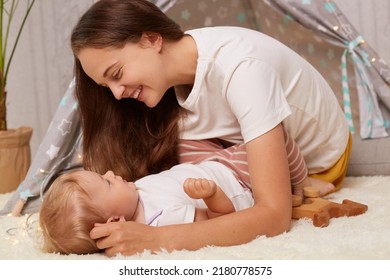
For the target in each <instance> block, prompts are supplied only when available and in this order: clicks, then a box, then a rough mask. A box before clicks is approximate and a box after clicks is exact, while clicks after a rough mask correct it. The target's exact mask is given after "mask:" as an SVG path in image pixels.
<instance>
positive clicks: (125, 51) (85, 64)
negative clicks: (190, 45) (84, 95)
mask: <svg viewBox="0 0 390 280" xmlns="http://www.w3.org/2000/svg"><path fill="white" fill-rule="evenodd" d="M160 52H161V42H160V41H159V40H158V39H157V40H153V41H151V40H149V38H148V37H147V36H146V35H143V36H142V38H141V40H140V42H139V43H136V44H135V43H127V44H126V45H125V46H124V47H123V48H120V49H118V48H104V49H95V48H85V49H82V50H81V51H80V53H79V55H78V59H79V60H80V63H81V66H82V68H83V70H84V72H85V73H86V74H87V75H88V76H89V77H90V78H91V79H92V80H94V81H95V82H96V83H97V84H99V85H102V86H105V87H108V88H110V90H111V92H112V93H113V95H114V96H115V98H116V99H118V100H119V99H122V98H134V99H137V100H138V101H141V102H144V103H145V104H146V105H147V106H148V107H150V108H153V107H155V106H156V105H157V104H158V103H159V102H160V100H161V99H162V97H163V95H164V93H165V92H166V91H167V89H168V88H169V87H170V86H169V85H168V82H167V80H166V79H165V78H164V67H163V63H162V58H161V54H160Z"/></svg>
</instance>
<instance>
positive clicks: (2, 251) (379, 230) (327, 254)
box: [0, 176, 390, 260]
mask: <svg viewBox="0 0 390 280" xmlns="http://www.w3.org/2000/svg"><path fill="white" fill-rule="evenodd" d="M9 196H10V194H3V195H0V208H2V207H3V205H4V204H5V203H6V201H7V200H8V198H9ZM327 198H328V199H330V200H332V201H335V202H341V201H342V200H343V199H346V198H347V199H350V200H354V201H356V202H360V203H363V204H366V205H368V211H367V212H366V213H365V214H363V215H360V216H356V217H348V218H347V217H343V218H338V219H332V220H331V222H330V225H329V226H328V227H325V228H317V227H314V226H313V225H312V223H311V220H307V219H305V220H299V221H294V222H293V225H292V228H291V231H290V232H288V233H285V234H282V235H280V236H277V237H273V238H266V237H259V238H257V239H256V240H254V241H252V242H250V243H248V244H243V245H240V246H232V247H206V248H203V249H200V250H197V251H193V252H191V251H176V252H172V253H167V252H162V253H159V254H156V255H153V254H151V253H150V252H147V251H145V252H144V253H142V254H139V255H135V256H131V257H123V256H117V257H116V258H117V259H176V260H178V259H185V260H190V259H198V260H205V259H214V260H215V259H219V260H226V259H252V260H255V259H266V260H309V259H316V260H324V259H331V260H340V259H353V260H367V259H372V260H378V259H387V260H388V259H390V177H379V176H378V177H348V178H346V181H345V183H344V187H343V188H342V189H341V190H340V191H339V192H337V193H334V194H331V195H329V196H328V197H327ZM37 219H38V215H37V214H33V215H31V216H22V217H17V218H16V217H10V216H0V259H3V260H4V259H10V260H12V259H41V260H42V259H44V260H48V259H57V260H66V259H87V260H90V259H105V258H106V257H105V256H104V255H100V254H95V255H86V256H77V255H69V256H62V255H58V254H44V253H42V252H41V251H40V250H39V234H38V231H37Z"/></svg>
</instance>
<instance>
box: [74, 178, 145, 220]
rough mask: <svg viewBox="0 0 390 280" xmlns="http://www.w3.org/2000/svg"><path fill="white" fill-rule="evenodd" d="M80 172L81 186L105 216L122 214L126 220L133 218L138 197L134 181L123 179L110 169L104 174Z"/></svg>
mask: <svg viewBox="0 0 390 280" xmlns="http://www.w3.org/2000/svg"><path fill="white" fill-rule="evenodd" d="M80 172H82V173H83V174H82V176H83V178H84V180H85V184H82V187H83V188H84V189H85V191H86V192H87V193H88V194H89V195H90V197H91V199H92V200H93V203H94V204H95V205H99V206H100V207H101V208H102V209H103V211H104V213H106V214H107V216H110V217H111V216H112V217H121V216H123V217H125V219H126V220H127V221H130V220H131V219H132V218H133V216H134V213H135V210H136V208H137V205H138V199H139V197H138V192H137V190H136V188H135V184H134V183H129V182H127V181H125V180H123V179H122V177H120V176H116V175H115V174H114V173H113V172H112V171H108V172H107V173H106V174H104V175H100V174H97V173H95V172H91V171H80Z"/></svg>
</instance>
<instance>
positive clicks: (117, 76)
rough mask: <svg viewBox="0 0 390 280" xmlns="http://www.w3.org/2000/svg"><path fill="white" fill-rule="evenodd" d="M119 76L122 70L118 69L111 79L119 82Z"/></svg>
mask: <svg viewBox="0 0 390 280" xmlns="http://www.w3.org/2000/svg"><path fill="white" fill-rule="evenodd" d="M121 74H122V68H120V69H118V71H116V72H115V73H114V74H113V75H112V77H113V78H114V79H115V80H119V79H120V78H121Z"/></svg>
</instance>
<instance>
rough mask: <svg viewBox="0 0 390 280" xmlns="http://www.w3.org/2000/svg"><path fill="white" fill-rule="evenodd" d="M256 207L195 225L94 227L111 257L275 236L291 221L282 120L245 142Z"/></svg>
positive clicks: (96, 234) (93, 236)
mask: <svg viewBox="0 0 390 280" xmlns="http://www.w3.org/2000/svg"><path fill="white" fill-rule="evenodd" d="M246 148H247V153H248V164H249V171H250V174H251V182H252V190H253V196H254V201H255V203H254V206H253V207H251V208H248V209H245V210H242V211H238V212H234V213H231V214H227V215H224V216H221V217H217V218H215V219H211V220H206V221H200V222H196V223H191V224H182V225H172V226H164V227H150V226H146V225H142V224H137V223H134V222H125V223H108V224H106V225H103V226H99V227H95V228H94V229H93V230H92V231H91V237H92V238H93V239H99V240H98V241H97V246H98V247H99V248H101V249H106V254H107V255H108V256H113V255H115V254H117V253H121V254H123V255H132V254H135V253H137V252H142V251H144V250H145V249H147V250H152V251H160V250H161V248H165V249H166V250H168V251H173V250H181V249H187V250H196V249H199V248H201V247H204V246H206V245H216V246H230V245H238V244H243V243H247V242H249V241H251V240H253V239H255V238H256V237H257V236H260V235H266V236H275V235H278V234H281V233H283V232H285V231H287V230H289V228H290V225H291V211H292V205H291V203H292V202H291V187H290V178H289V170H288V162H287V154H286V149H285V144H284V137H283V130H282V127H281V125H278V126H277V127H275V128H274V129H272V130H271V131H269V132H267V133H266V134H264V135H262V136H260V137H258V138H256V139H254V140H252V141H250V142H249V143H247V145H246Z"/></svg>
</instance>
